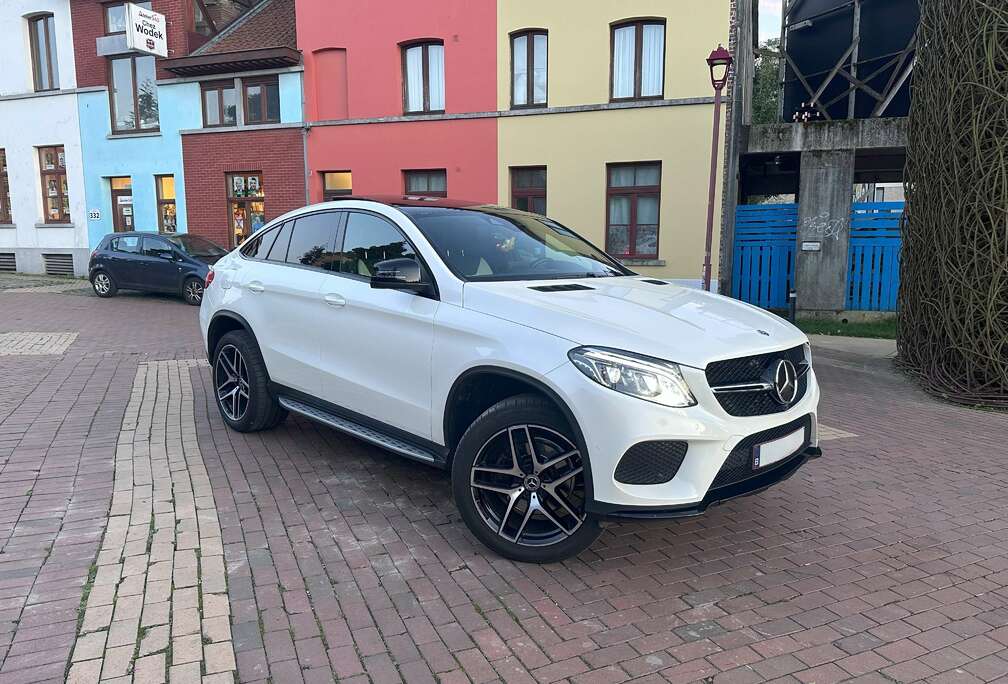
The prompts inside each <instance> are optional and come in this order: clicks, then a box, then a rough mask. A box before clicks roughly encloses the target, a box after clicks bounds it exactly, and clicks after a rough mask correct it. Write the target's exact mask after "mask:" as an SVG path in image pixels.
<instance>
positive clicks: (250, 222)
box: [228, 171, 266, 247]
mask: <svg viewBox="0 0 1008 684" xmlns="http://www.w3.org/2000/svg"><path fill="white" fill-rule="evenodd" d="M265 199H266V194H265V192H264V191H263V185H262V172H260V171H250V172H247V173H235V174H231V175H229V176H228V206H229V208H230V213H231V246H232V247H237V246H238V245H240V244H241V243H242V242H244V241H245V238H247V237H248V236H249V235H251V234H252V233H254V232H256V231H257V230H259V229H260V228H262V227H263V226H264V225H266V202H265Z"/></svg>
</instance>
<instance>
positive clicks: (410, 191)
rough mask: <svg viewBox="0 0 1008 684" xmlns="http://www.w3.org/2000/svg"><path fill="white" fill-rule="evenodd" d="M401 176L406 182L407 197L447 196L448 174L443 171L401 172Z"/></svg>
mask: <svg viewBox="0 0 1008 684" xmlns="http://www.w3.org/2000/svg"><path fill="white" fill-rule="evenodd" d="M403 176H405V180H406V194H407V195H422V196H425V197H447V196H448V172H447V171H445V170H444V169H426V170H421V171H403Z"/></svg>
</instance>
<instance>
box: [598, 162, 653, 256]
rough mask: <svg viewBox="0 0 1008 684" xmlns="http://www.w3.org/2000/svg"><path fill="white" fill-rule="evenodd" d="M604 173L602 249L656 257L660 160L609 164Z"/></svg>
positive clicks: (618, 254) (613, 253)
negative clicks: (605, 174) (605, 189)
mask: <svg viewBox="0 0 1008 684" xmlns="http://www.w3.org/2000/svg"><path fill="white" fill-rule="evenodd" d="M606 173H607V176H608V184H607V185H608V189H607V193H606V194H607V198H606V204H607V206H606V214H607V216H606V218H607V221H606V251H607V252H609V253H610V254H612V255H613V256H615V257H623V258H635V259H657V258H658V207H659V202H660V199H661V163H660V162H647V163H641V164H609V166H608V168H607V169H606Z"/></svg>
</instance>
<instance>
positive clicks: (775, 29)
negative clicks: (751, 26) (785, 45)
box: [759, 0, 781, 43]
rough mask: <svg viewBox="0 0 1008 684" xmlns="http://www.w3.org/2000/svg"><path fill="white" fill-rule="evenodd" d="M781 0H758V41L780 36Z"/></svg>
mask: <svg viewBox="0 0 1008 684" xmlns="http://www.w3.org/2000/svg"><path fill="white" fill-rule="evenodd" d="M780 13H781V0H759V41H760V42H761V43H762V42H763V41H764V40H766V39H767V38H779V37H780Z"/></svg>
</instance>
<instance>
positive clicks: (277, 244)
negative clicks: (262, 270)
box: [266, 221, 294, 261]
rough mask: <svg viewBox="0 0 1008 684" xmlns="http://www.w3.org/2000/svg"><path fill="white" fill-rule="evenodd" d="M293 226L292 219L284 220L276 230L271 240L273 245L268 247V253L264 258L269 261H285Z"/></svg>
mask: <svg viewBox="0 0 1008 684" xmlns="http://www.w3.org/2000/svg"><path fill="white" fill-rule="evenodd" d="M293 227H294V222H293V221H286V222H285V223H284V224H283V225H282V226H281V227H280V230H279V231H277V237H276V240H274V241H273V246H272V247H270V250H269V253H268V254H267V255H266V258H267V259H269V260H270V261H286V260H287V245H288V243H290V236H291V228H293Z"/></svg>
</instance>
